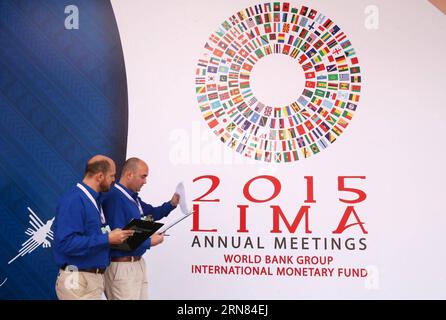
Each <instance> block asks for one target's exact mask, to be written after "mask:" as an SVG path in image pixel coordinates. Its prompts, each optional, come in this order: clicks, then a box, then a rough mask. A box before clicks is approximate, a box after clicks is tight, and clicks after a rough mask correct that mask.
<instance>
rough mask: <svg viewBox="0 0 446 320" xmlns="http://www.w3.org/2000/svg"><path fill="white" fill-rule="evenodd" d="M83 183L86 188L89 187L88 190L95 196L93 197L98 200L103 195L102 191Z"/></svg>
mask: <svg viewBox="0 0 446 320" xmlns="http://www.w3.org/2000/svg"><path fill="white" fill-rule="evenodd" d="M81 184H82V185H83V186H84V187H85V189H87V191H88V192H90V194H91V195H92V196H93V198H94V199H95V200H96V201H98V200H99V197H100V196H101V193H100V192H96V191H94V190H93V189H92V188H91V187H89V186H87V185H86V184H85V183H83V182H81Z"/></svg>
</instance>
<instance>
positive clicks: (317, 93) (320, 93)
mask: <svg viewBox="0 0 446 320" xmlns="http://www.w3.org/2000/svg"><path fill="white" fill-rule="evenodd" d="M314 94H315V95H317V96H318V97H321V98H323V97H324V96H325V91H324V90H320V89H316V91H315V93H314Z"/></svg>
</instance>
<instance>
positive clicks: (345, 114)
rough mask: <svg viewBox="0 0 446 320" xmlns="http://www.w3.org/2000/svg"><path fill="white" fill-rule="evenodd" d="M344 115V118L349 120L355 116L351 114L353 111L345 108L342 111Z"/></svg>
mask: <svg viewBox="0 0 446 320" xmlns="http://www.w3.org/2000/svg"><path fill="white" fill-rule="evenodd" d="M342 116H343V117H344V118H346V119H348V120H351V119H352V118H353V114H351V113H350V112H348V111H347V110H345V111H344V112H343V113H342Z"/></svg>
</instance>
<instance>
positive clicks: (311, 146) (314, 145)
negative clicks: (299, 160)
mask: <svg viewBox="0 0 446 320" xmlns="http://www.w3.org/2000/svg"><path fill="white" fill-rule="evenodd" d="M310 148H311V151H313V154H317V153H319V151H320V150H319V148H318V146H317V145H316V144H315V143H313V144H312V145H310Z"/></svg>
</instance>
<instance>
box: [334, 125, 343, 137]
mask: <svg viewBox="0 0 446 320" xmlns="http://www.w3.org/2000/svg"><path fill="white" fill-rule="evenodd" d="M331 131H333V132H334V133H335V134H336V135H337V136H340V135H341V133H342V130H341V129H340V128H339V127H338V126H334V127H333V128H332V129H331Z"/></svg>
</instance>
